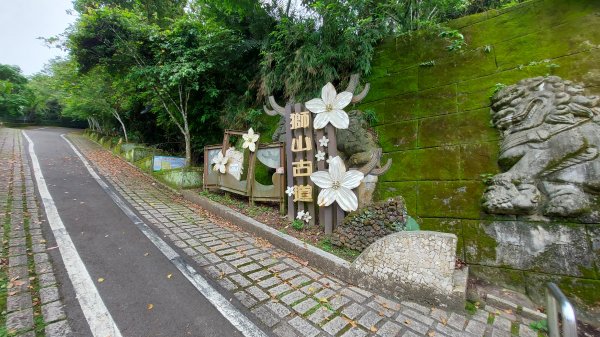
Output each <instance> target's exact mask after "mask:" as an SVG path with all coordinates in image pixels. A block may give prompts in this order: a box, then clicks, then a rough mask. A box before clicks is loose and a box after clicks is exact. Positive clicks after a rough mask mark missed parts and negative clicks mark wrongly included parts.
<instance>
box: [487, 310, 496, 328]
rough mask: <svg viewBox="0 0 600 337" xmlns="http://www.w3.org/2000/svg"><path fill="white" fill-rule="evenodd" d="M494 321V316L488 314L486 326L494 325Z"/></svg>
mask: <svg viewBox="0 0 600 337" xmlns="http://www.w3.org/2000/svg"><path fill="white" fill-rule="evenodd" d="M494 320H496V315H494V314H492V313H490V314H489V315H488V319H487V324H490V325H491V324H494Z"/></svg>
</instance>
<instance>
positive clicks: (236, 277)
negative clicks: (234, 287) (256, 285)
mask: <svg viewBox="0 0 600 337" xmlns="http://www.w3.org/2000/svg"><path fill="white" fill-rule="evenodd" d="M229 278H230V279H231V280H233V281H234V282H235V283H237V284H238V285H239V286H240V287H243V288H245V287H247V286H250V285H252V282H250V280H248V279H247V278H246V277H245V276H243V275H240V274H233V275H229Z"/></svg>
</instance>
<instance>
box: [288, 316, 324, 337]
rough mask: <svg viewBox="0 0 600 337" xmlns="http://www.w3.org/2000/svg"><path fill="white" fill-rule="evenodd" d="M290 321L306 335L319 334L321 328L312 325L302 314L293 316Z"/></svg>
mask: <svg viewBox="0 0 600 337" xmlns="http://www.w3.org/2000/svg"><path fill="white" fill-rule="evenodd" d="M288 323H289V324H290V325H291V326H293V327H294V328H295V329H296V331H297V332H299V333H300V335H302V336H304V337H314V336H316V335H318V334H319V330H317V328H315V327H314V326H312V325H311V324H310V323H309V322H308V321H306V320H305V319H303V318H302V317H300V316H296V317H294V318H292V319H291V320H289V322H288Z"/></svg>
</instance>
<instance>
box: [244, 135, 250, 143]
mask: <svg viewBox="0 0 600 337" xmlns="http://www.w3.org/2000/svg"><path fill="white" fill-rule="evenodd" d="M242 138H243V139H244V141H245V142H247V141H249V140H250V135H248V134H247V133H244V134H243V135H242Z"/></svg>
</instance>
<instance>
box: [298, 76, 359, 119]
mask: <svg viewBox="0 0 600 337" xmlns="http://www.w3.org/2000/svg"><path fill="white" fill-rule="evenodd" d="M351 100H352V93H350V92H347V91H343V92H340V93H339V94H338V93H337V92H336V91H335V87H334V86H333V84H331V82H330V83H327V84H326V85H325V86H324V87H323V89H321V98H315V99H311V100H310V101H308V102H306V108H307V109H308V110H310V111H311V112H313V113H315V114H316V115H317V116H316V117H315V119H314V121H313V123H314V124H313V125H314V128H315V129H322V128H324V127H325V126H327V123H331V125H333V126H334V127H336V128H338V129H347V128H348V125H349V124H350V119H349V118H348V114H347V113H346V112H345V111H344V110H343V109H344V108H345V107H346V106H347V105H348V104H350V101H351Z"/></svg>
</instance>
